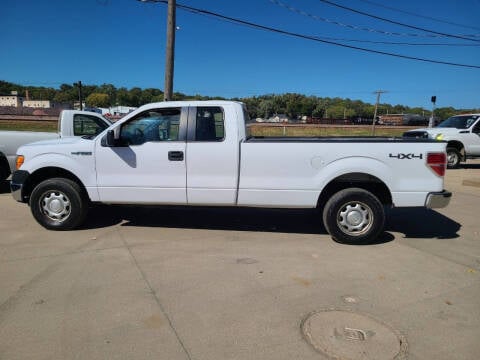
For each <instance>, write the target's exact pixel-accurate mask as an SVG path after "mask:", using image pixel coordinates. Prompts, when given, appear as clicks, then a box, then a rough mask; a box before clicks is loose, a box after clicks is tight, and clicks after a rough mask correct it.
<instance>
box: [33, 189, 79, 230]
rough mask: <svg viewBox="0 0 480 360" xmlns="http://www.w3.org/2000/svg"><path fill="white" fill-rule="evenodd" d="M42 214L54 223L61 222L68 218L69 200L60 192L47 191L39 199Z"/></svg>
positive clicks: (69, 211)
mask: <svg viewBox="0 0 480 360" xmlns="http://www.w3.org/2000/svg"><path fill="white" fill-rule="evenodd" d="M40 208H41V211H42V213H43V214H44V215H45V216H47V217H48V218H49V219H51V220H53V221H56V222H63V221H65V220H66V219H68V217H69V216H70V213H71V211H72V207H71V204H70V199H69V198H68V197H67V196H66V195H65V194H64V193H63V192H61V191H53V190H52V191H47V192H46V193H44V194H43V195H42V196H41V198H40Z"/></svg>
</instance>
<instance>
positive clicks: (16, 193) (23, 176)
mask: <svg viewBox="0 0 480 360" xmlns="http://www.w3.org/2000/svg"><path fill="white" fill-rule="evenodd" d="M29 176H30V173H29V172H28V171H24V170H17V171H14V172H13V175H12V181H11V182H10V190H11V191H12V196H13V198H14V199H15V200H17V201H20V202H25V201H26V200H25V199H24V198H23V191H22V190H23V187H24V185H25V182H26V181H27V178H28V177H29Z"/></svg>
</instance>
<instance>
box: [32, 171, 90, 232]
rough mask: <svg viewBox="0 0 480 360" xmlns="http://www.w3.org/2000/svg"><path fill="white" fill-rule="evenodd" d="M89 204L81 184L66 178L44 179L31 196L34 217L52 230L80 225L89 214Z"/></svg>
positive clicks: (67, 228) (68, 228)
mask: <svg viewBox="0 0 480 360" xmlns="http://www.w3.org/2000/svg"><path fill="white" fill-rule="evenodd" d="M87 205H88V204H87V200H86V198H85V196H84V195H83V192H82V190H81V188H80V186H79V185H78V184H77V183H76V182H74V181H72V180H69V179H64V178H53V179H48V180H45V181H42V182H41V183H40V184H38V185H37V186H36V187H35V188H34V189H33V191H32V195H31V196H30V209H31V211H32V214H33V216H34V218H35V219H36V220H37V221H38V222H39V223H40V225H42V226H43V227H45V228H47V229H50V230H71V229H74V228H76V227H77V226H79V225H80V224H81V223H82V222H83V221H84V220H85V217H86V215H87V210H88V207H87Z"/></svg>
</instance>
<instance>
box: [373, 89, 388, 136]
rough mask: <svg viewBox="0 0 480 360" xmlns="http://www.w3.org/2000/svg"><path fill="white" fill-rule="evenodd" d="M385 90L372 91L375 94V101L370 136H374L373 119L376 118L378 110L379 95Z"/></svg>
mask: <svg viewBox="0 0 480 360" xmlns="http://www.w3.org/2000/svg"><path fill="white" fill-rule="evenodd" d="M386 92H387V91H386V90H377V91H374V92H373V93H374V94H377V102H376V103H375V112H374V114H373V121H372V136H375V121H376V120H377V110H378V103H379V102H380V95H381V94H383V93H386Z"/></svg>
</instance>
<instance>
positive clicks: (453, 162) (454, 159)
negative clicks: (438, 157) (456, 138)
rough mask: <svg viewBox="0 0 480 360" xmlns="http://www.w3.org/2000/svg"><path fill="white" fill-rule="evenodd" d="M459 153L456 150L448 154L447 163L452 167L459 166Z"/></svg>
mask: <svg viewBox="0 0 480 360" xmlns="http://www.w3.org/2000/svg"><path fill="white" fill-rule="evenodd" d="M459 162H460V161H459V158H458V154H457V152H455V151H452V152H449V153H448V154H447V165H448V166H450V167H454V166H457V165H458V163H459Z"/></svg>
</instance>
